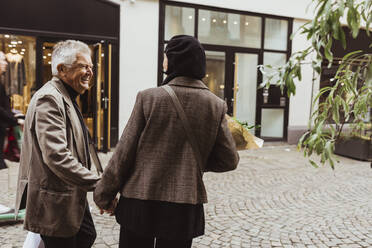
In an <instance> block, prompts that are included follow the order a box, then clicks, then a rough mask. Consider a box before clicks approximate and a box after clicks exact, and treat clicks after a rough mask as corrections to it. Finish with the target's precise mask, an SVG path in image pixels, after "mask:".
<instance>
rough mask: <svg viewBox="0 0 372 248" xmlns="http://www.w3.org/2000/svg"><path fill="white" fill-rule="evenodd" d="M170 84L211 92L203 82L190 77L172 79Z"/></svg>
mask: <svg viewBox="0 0 372 248" xmlns="http://www.w3.org/2000/svg"><path fill="white" fill-rule="evenodd" d="M168 84H169V85H176V86H181V87H190V88H198V89H205V90H209V89H208V87H207V86H206V85H205V84H204V83H203V81H201V80H198V79H194V78H189V77H176V78H174V79H172V80H171V81H170V82H169V83H168Z"/></svg>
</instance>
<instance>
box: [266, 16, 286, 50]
mask: <svg viewBox="0 0 372 248" xmlns="http://www.w3.org/2000/svg"><path fill="white" fill-rule="evenodd" d="M287 36H288V21H287V20H280V19H272V18H266V19H265V49H271V50H282V51H285V50H287Z"/></svg>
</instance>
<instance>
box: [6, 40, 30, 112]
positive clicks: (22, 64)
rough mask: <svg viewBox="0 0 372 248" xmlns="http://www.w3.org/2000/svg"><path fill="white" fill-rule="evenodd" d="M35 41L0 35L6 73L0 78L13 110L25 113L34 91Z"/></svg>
mask: <svg viewBox="0 0 372 248" xmlns="http://www.w3.org/2000/svg"><path fill="white" fill-rule="evenodd" d="M35 49H36V39H35V38H34V37H30V36H20V35H9V34H0V51H2V52H4V53H5V54H6V58H7V61H8V67H7V71H6V73H5V74H4V75H2V76H1V77H0V83H2V84H4V86H5V91H6V94H7V95H8V96H9V97H10V99H11V106H12V109H13V110H16V111H19V112H22V113H23V114H25V113H26V111H27V107H28V104H29V102H30V100H31V97H32V94H33V93H34V92H35V91H36V84H35V76H36V75H35V68H36V61H35V58H36V55H35V54H36V50H35Z"/></svg>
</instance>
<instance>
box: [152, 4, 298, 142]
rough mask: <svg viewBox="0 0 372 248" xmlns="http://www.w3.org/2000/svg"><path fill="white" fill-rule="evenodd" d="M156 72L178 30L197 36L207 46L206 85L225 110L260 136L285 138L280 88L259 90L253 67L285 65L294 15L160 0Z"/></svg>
mask: <svg viewBox="0 0 372 248" xmlns="http://www.w3.org/2000/svg"><path fill="white" fill-rule="evenodd" d="M159 15H160V16H159V20H160V21H159V53H158V54H159V56H158V57H159V61H158V64H159V67H158V68H159V75H158V84H160V83H161V82H162V80H163V75H162V73H161V65H162V59H163V51H164V47H165V45H166V43H167V42H168V40H169V39H170V38H171V37H172V36H174V35H177V34H188V35H192V36H195V37H197V38H198V39H199V40H200V42H201V43H202V44H203V46H204V48H205V50H206V57H207V74H206V77H205V78H204V79H203V81H204V82H205V84H206V85H207V86H208V87H209V89H210V90H211V91H212V92H213V93H214V94H216V95H217V96H219V97H220V98H221V99H224V100H225V101H226V103H227V105H228V108H229V114H230V115H232V116H234V117H236V118H237V119H238V120H239V121H242V122H248V124H249V125H250V126H256V128H255V129H253V130H252V132H254V133H255V135H257V136H259V137H262V138H264V139H265V140H287V127H288V113H289V99H288V97H287V96H286V94H281V91H280V89H279V87H277V86H275V85H272V86H271V87H270V89H269V90H264V89H260V87H259V85H260V84H261V83H262V81H263V78H262V74H261V73H260V72H259V70H258V68H257V66H258V65H260V64H270V65H273V66H279V65H282V64H284V63H286V61H287V59H288V58H289V56H290V54H291V50H292V47H291V45H292V44H291V40H290V35H291V33H292V25H293V18H289V17H280V16H275V15H266V14H258V13H252V12H247V11H239V10H231V9H224V8H217V7H210V6H203V5H196V4H190V3H181V2H175V1H160V11H159Z"/></svg>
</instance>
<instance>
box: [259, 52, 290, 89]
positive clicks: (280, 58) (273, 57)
mask: <svg viewBox="0 0 372 248" xmlns="http://www.w3.org/2000/svg"><path fill="white" fill-rule="evenodd" d="M286 61H287V54H286V53H272V52H265V53H264V59H263V62H264V65H271V66H273V67H278V66H282V65H284V64H285V63H286ZM266 72H267V74H263V78H264V81H265V80H266V77H267V75H270V73H271V72H274V69H270V68H267V69H266ZM278 80H279V77H278V76H274V77H273V78H272V80H271V81H270V82H271V84H274V85H275V84H276V83H277V81H278Z"/></svg>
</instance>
